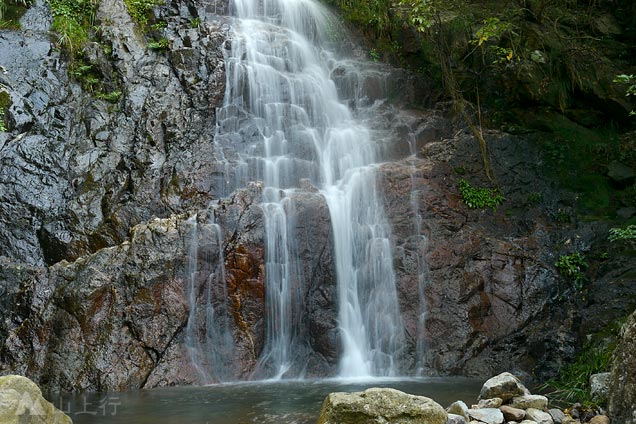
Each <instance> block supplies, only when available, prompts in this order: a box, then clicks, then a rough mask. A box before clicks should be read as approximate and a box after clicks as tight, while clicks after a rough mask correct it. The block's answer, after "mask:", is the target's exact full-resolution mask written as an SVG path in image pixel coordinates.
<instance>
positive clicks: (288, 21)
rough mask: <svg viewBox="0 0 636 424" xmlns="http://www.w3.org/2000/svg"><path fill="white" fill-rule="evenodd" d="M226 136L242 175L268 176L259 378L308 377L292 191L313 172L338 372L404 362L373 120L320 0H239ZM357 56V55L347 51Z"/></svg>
mask: <svg viewBox="0 0 636 424" xmlns="http://www.w3.org/2000/svg"><path fill="white" fill-rule="evenodd" d="M232 7H233V8H234V13H235V15H236V16H237V17H238V18H239V19H238V20H237V22H236V25H235V30H234V32H233V34H232V36H231V40H229V41H228V42H227V46H226V71H227V84H226V92H225V100H224V106H223V108H221V109H220V110H219V112H218V114H217V117H218V121H219V125H218V132H217V135H216V138H215V143H217V145H218V146H219V145H222V146H228V147H231V150H232V151H234V152H238V153H234V157H233V158H228V163H229V162H232V163H233V164H234V165H233V166H234V171H233V172H234V182H233V184H229V186H230V187H232V186H234V187H240V186H242V185H244V184H245V183H246V181H250V180H257V179H260V180H263V182H264V189H263V197H262V205H261V206H262V209H263V212H264V217H265V229H266V238H267V240H266V308H267V314H266V322H267V327H266V333H267V334H266V341H265V347H264V349H263V352H262V353H261V356H260V360H259V363H258V365H257V367H256V371H255V373H254V375H253V377H254V378H290V377H302V372H303V363H304V361H305V359H306V358H302V357H299V356H300V355H299V354H298V352H300V351H302V346H304V345H306V344H307V342H306V341H305V340H303V337H306V336H304V335H303V332H302V328H301V327H302V326H301V324H300V322H301V318H300V314H301V311H300V305H301V304H302V302H303V293H302V292H301V290H300V282H301V280H302V278H303V276H302V275H301V273H300V270H299V268H298V258H297V255H298V253H297V247H296V235H295V234H294V230H293V229H294V225H293V222H294V220H295V218H296V216H295V215H296V214H295V208H294V196H295V194H297V193H298V192H300V191H302V190H304V188H301V187H305V186H306V182H307V181H309V182H310V184H311V185H312V186H313V187H316V188H318V190H319V192H320V193H321V194H322V196H324V198H325V200H326V203H327V205H328V208H329V213H330V217H331V222H332V226H333V235H334V236H333V237H334V240H333V244H334V246H333V247H334V257H335V267H336V276H337V280H338V295H339V315H338V322H339V327H340V333H341V340H342V347H343V349H342V357H341V361H340V366H339V375H340V376H343V377H369V376H394V375H399V374H400V373H401V371H402V370H401V367H400V360H399V359H398V357H399V355H400V353H401V349H403V348H404V325H403V323H402V319H401V316H400V310H399V305H398V298H397V293H396V288H395V273H394V270H393V255H392V252H391V243H390V228H389V224H388V221H387V219H386V216H385V213H384V210H383V205H382V200H381V197H380V195H379V192H378V189H377V187H376V169H375V166H376V165H375V164H376V163H378V162H379V161H380V160H381V157H380V156H379V151H380V149H379V147H378V146H376V144H375V143H374V140H373V138H372V135H371V133H370V131H369V130H368V129H367V128H365V126H364V125H362V124H361V122H360V121H359V120H357V119H356V118H355V116H354V115H353V114H352V112H351V110H350V109H349V108H348V107H347V106H346V105H344V104H343V103H342V102H341V101H339V99H338V92H337V89H336V85H335V83H334V81H333V80H332V79H331V78H330V75H331V73H332V72H333V71H334V70H335V69H337V68H338V66H340V65H341V63H340V62H339V61H338V60H337V58H336V57H335V55H334V54H332V53H331V52H330V51H329V47H330V43H329V40H328V36H327V32H328V31H327V28H330V27H331V28H333V23H334V22H335V21H334V20H333V19H332V17H331V15H330V14H329V13H328V12H327V11H326V10H325V9H324V8H323V7H322V6H321V5H319V4H318V3H315V2H313V1H311V0H273V1H272V0H265V1H260V0H235V1H234V3H233V5H232ZM347 66H349V67H350V66H351V64H350V62H347Z"/></svg>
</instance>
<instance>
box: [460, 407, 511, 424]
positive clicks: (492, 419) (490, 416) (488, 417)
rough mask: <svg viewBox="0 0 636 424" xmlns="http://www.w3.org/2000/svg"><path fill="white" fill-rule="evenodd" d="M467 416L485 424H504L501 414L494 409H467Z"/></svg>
mask: <svg viewBox="0 0 636 424" xmlns="http://www.w3.org/2000/svg"><path fill="white" fill-rule="evenodd" d="M468 415H469V416H470V418H472V419H475V420H477V421H481V422H484V423H486V424H502V423H503V422H504V416H503V414H502V413H501V411H500V410H499V409H496V408H483V409H469V410H468Z"/></svg>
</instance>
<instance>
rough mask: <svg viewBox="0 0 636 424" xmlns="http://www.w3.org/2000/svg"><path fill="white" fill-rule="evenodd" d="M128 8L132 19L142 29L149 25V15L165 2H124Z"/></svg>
mask: <svg viewBox="0 0 636 424" xmlns="http://www.w3.org/2000/svg"><path fill="white" fill-rule="evenodd" d="M124 1H125V2H126V6H127V7H128V13H130V17H131V18H132V19H133V20H134V21H135V22H137V23H138V24H139V25H141V26H142V27H144V26H146V25H147V24H148V18H149V14H150V12H151V11H152V9H153V8H154V7H155V6H157V5H160V4H163V0H124Z"/></svg>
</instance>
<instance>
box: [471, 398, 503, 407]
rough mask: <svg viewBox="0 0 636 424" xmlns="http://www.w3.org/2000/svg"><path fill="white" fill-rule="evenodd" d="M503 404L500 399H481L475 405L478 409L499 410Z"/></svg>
mask: <svg viewBox="0 0 636 424" xmlns="http://www.w3.org/2000/svg"><path fill="white" fill-rule="evenodd" d="M502 403H503V399H501V398H492V399H481V400H480V401H479V403H478V404H477V407H478V408H499V407H500V406H501V404H502Z"/></svg>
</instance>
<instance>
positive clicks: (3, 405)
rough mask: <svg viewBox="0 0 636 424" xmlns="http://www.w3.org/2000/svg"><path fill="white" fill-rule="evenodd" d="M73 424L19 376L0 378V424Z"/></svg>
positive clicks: (28, 381)
mask: <svg viewBox="0 0 636 424" xmlns="http://www.w3.org/2000/svg"><path fill="white" fill-rule="evenodd" d="M42 423H46V424H73V421H71V419H70V418H69V417H68V416H67V415H66V414H64V413H63V412H62V411H60V410H58V409H56V408H55V407H54V406H53V404H51V403H50V402H49V401H47V400H46V399H44V397H43V396H42V392H41V391H40V388H39V387H38V386H37V385H36V384H35V383H34V382H32V381H31V380H29V379H28V378H26V377H22V376H19V375H8V376H4V377H0V424H42Z"/></svg>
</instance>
